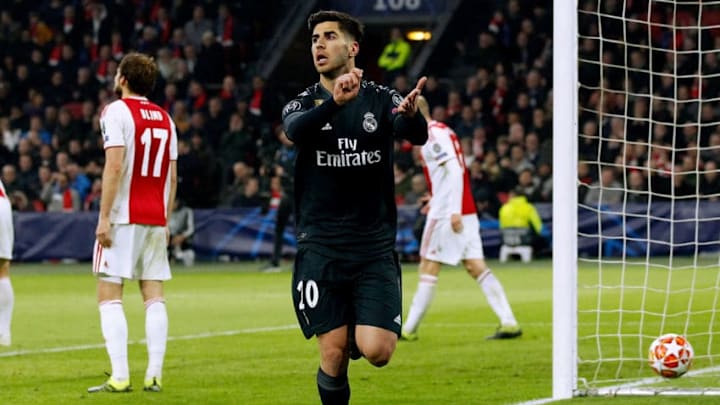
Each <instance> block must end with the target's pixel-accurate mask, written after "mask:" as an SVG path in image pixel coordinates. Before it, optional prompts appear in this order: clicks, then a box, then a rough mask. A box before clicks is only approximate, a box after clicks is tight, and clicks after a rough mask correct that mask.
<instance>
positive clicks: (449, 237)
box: [420, 214, 485, 266]
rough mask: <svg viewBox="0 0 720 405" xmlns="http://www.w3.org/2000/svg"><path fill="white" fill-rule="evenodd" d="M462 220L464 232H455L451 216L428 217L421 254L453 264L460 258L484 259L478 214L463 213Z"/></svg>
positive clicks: (430, 258) (427, 257) (440, 261)
mask: <svg viewBox="0 0 720 405" xmlns="http://www.w3.org/2000/svg"><path fill="white" fill-rule="evenodd" d="M462 221H463V230H462V232H460V233H455V232H453V230H452V225H451V224H450V218H447V219H446V218H441V219H433V218H428V219H427V222H425V229H424V230H423V236H422V243H421V244H420V256H421V257H423V258H425V259H428V260H432V261H434V262H439V263H444V264H449V265H452V266H455V265H457V264H458V263H459V262H460V260H465V259H484V258H485V254H484V252H483V247H482V240H481V239H480V221H479V220H478V217H477V215H474V214H470V215H463V217H462Z"/></svg>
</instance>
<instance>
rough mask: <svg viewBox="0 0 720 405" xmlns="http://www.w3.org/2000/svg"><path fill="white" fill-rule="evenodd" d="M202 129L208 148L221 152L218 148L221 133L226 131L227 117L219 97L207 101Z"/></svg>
mask: <svg viewBox="0 0 720 405" xmlns="http://www.w3.org/2000/svg"><path fill="white" fill-rule="evenodd" d="M204 128H205V133H206V134H207V141H208V144H209V145H210V147H211V148H212V149H213V150H216V151H222V150H221V149H219V146H220V141H221V139H222V136H223V133H225V131H227V129H228V116H227V115H226V114H225V111H224V110H223V105H222V101H221V100H220V97H212V98H210V101H208V109H207V115H206V116H205V125H204Z"/></svg>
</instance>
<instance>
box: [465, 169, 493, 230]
mask: <svg viewBox="0 0 720 405" xmlns="http://www.w3.org/2000/svg"><path fill="white" fill-rule="evenodd" d="M469 172H470V188H471V190H472V195H473V197H474V198H475V206H476V208H477V210H478V215H479V216H480V217H481V218H497V215H498V210H499V209H500V200H499V199H498V198H497V193H496V192H495V187H494V186H493V184H492V182H491V181H490V178H489V177H488V174H487V173H486V172H485V170H484V169H483V163H482V162H480V161H479V160H475V161H474V162H472V164H471V165H470V167H469Z"/></svg>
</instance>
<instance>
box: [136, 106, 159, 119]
mask: <svg viewBox="0 0 720 405" xmlns="http://www.w3.org/2000/svg"><path fill="white" fill-rule="evenodd" d="M140 116H141V117H142V118H143V119H144V120H150V121H162V120H163V115H162V113H161V112H160V111H156V110H146V109H144V108H141V109H140Z"/></svg>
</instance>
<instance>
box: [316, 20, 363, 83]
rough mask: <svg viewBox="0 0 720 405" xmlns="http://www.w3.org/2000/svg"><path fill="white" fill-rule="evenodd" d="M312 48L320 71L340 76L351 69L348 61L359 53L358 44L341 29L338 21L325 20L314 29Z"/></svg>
mask: <svg viewBox="0 0 720 405" xmlns="http://www.w3.org/2000/svg"><path fill="white" fill-rule="evenodd" d="M311 49H312V56H313V63H314V64H315V70H317V72H318V73H320V74H331V75H333V76H339V75H340V74H343V73H346V72H347V71H349V67H348V61H349V60H350V57H352V56H355V54H357V49H358V44H357V42H355V41H352V40H351V39H350V38H348V37H347V36H346V35H345V34H343V32H342V31H340V26H339V24H338V22H337V21H325V22H322V23H320V24H318V25H316V26H315V28H314V29H313V33H312V46H311Z"/></svg>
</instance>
